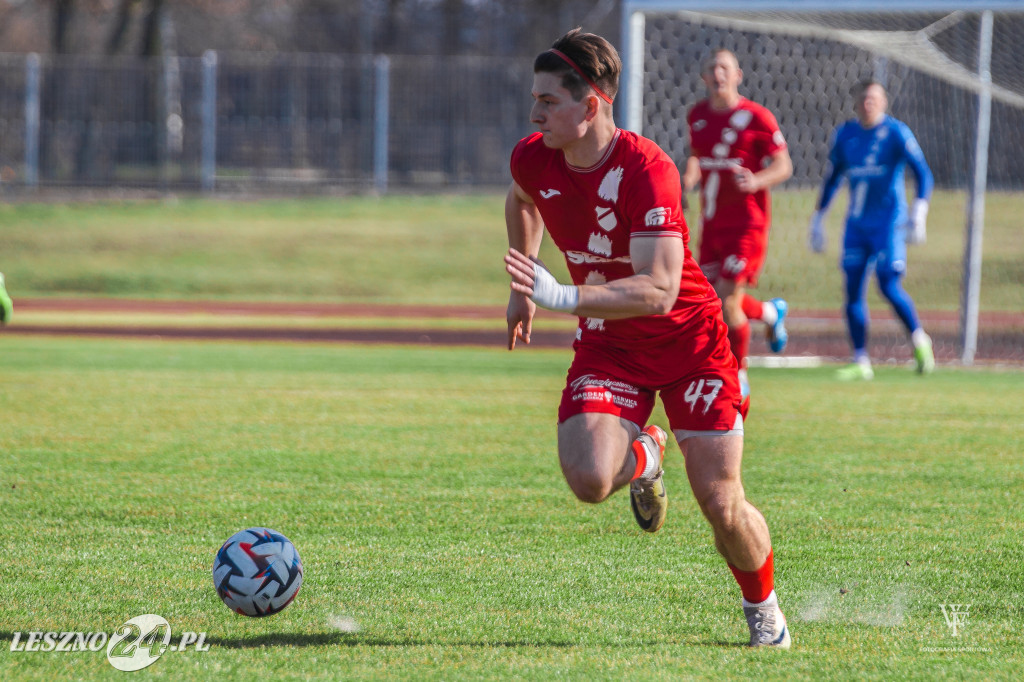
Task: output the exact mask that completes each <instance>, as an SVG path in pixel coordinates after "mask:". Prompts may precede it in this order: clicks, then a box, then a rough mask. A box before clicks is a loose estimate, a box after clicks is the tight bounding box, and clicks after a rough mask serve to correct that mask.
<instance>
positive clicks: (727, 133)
mask: <svg viewBox="0 0 1024 682" xmlns="http://www.w3.org/2000/svg"><path fill="white" fill-rule="evenodd" d="M737 137H739V135H737V134H736V131H735V130H733V129H732V128H723V129H722V142H725V143H726V144H735V143H736V138H737Z"/></svg>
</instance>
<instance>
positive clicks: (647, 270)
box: [505, 233, 684, 320]
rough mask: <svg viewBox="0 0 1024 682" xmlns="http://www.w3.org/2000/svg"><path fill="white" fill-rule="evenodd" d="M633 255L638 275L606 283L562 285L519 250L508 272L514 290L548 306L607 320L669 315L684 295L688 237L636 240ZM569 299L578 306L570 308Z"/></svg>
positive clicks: (509, 260)
mask: <svg viewBox="0 0 1024 682" xmlns="http://www.w3.org/2000/svg"><path fill="white" fill-rule="evenodd" d="M629 256H630V260H631V261H632V263H633V272H634V274H633V275H632V276H630V277H624V278H622V279H617V280H613V281H611V282H607V283H605V284H581V285H578V286H570V285H565V284H559V283H558V282H556V281H555V279H554V277H553V276H552V275H551V273H550V272H548V271H547V270H546V269H545V268H544V267H543V266H542V265H541V264H540V263H538V262H537V261H536V259H533V258H529V257H527V256H526V255H525V254H522V253H520V252H518V251H516V250H514V249H510V250H509V254H508V255H507V256H506V257H505V266H506V267H505V269H506V270H507V271H508V273H509V275H511V276H512V289H513V290H514V291H518V292H520V293H522V294H525V295H527V296H529V297H530V298H531V299H532V300H533V301H534V302H535V303H537V305H539V306H541V307H544V308H550V309H552V310H561V311H563V312H571V313H573V314H575V315H578V316H580V317H599V318H602V319H606V320H614V319H624V318H627V317H640V316H643V315H664V314H667V313H668V312H669V311H671V310H672V307H673V306H674V305H675V302H676V298H677V297H678V296H679V283H680V281H681V279H682V273H683V258H684V249H683V239H682V235H681V234H678V233H677V234H667V233H666V234H663V235H657V236H650V237H648V236H643V237H633V238H632V239H631V240H630V246H629ZM571 290H575V292H573V291H571ZM568 301H571V302H572V303H573V304H574V305H573V307H572V308H568V307H565V306H566V302H568Z"/></svg>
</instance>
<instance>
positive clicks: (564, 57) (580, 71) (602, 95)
mask: <svg viewBox="0 0 1024 682" xmlns="http://www.w3.org/2000/svg"><path fill="white" fill-rule="evenodd" d="M548 52H551V53H553V54H556V55H558V56H559V57H561V58H562V61H564V62H565V63H566V64H568V65H569V66H571V67H572V68H573V71H575V72H576V73H578V74H579V75H580V78H582V79H583V82H585V83H586V84H587V85H589V86H590V87H592V88H593V89H594V92H596V93H597V96H598V97H600V98H601V99H603V100H604V101H605V102H608V104H611V103H612V98H611V97H609V96H608V95H606V94H605V92H604V90H602V89H601V88H599V87H597V83H595V82H594V81H592V80H590V78H589V77H588V76H587V74H585V73H583V69H581V68H580V67H578V66H576V62H574V61H573V60H571V59H569V57H568V56H567V55H566V54H565V53H564V52H560V51H559V50H556V49H555V48H551V49H550V50H548Z"/></svg>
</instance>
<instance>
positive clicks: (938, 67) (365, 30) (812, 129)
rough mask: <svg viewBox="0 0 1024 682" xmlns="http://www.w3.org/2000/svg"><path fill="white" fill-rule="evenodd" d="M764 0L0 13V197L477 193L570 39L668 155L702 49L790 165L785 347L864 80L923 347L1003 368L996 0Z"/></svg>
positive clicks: (1018, 78)
mask: <svg viewBox="0 0 1024 682" xmlns="http://www.w3.org/2000/svg"><path fill="white" fill-rule="evenodd" d="M718 4H719V5H720V4H721V3H718ZM769 4H771V5H773V8H772V9H771V10H768V11H766V10H764V9H763V7H765V6H767V4H766V3H757V2H736V3H731V4H730V9H731V10H733V9H734V8H735V11H730V13H728V14H723V13H722V12H720V11H715V9H716V8H715V7H714V5H713V3H707V2H646V3H645V2H619V1H616V0H611V1H609V0H563V1H557V0H556V1H541V0H513V1H509V2H488V1H484V0H435V1H427V0H352V1H350V2H339V1H334V0H296V1H294V2H285V1H283V0H232V1H231V2H221V1H215V0H181V1H178V2H170V1H165V0H49V1H38V2H28V1H24V0H0V199H3V200H6V201H18V202H24V201H35V200H47V199H53V198H54V197H58V198H59V199H61V200H67V199H69V198H70V199H74V198H75V196H76V193H80V192H82V191H83V190H88V191H90V192H96V191H105V190H118V191H120V190H124V189H126V188H127V189H134V190H139V191H141V192H145V193H147V195H149V194H152V195H156V196H164V195H171V194H174V195H179V194H188V193H208V194H211V195H215V196H225V195H226V196H237V197H239V198H247V197H264V196H267V195H268V194H275V195H282V194H283V195H288V194H303V195H305V194H310V193H317V194H332V195H333V194H342V195H347V194H353V193H364V194H376V195H385V194H402V193H410V192H415V193H441V192H452V191H456V192H460V193H480V194H487V193H493V192H500V191H501V189H502V188H503V187H504V186H505V185H507V183H508V181H509V179H510V177H509V173H508V154H509V152H510V150H511V148H512V146H513V145H514V144H515V142H516V141H517V140H519V139H520V138H521V137H522V136H523V135H525V134H527V133H528V132H530V131H531V130H532V126H531V125H530V124H529V106H530V98H529V88H530V82H531V78H532V73H531V63H532V57H533V56H534V55H535V54H536V53H537V52H538V51H540V50H542V49H544V48H545V47H547V46H548V45H549V44H550V42H551V41H552V40H553V39H554V38H555V37H557V36H558V35H559V34H561V33H562V32H564V31H565V30H566V29H568V28H571V27H573V26H577V25H579V26H583V28H584V29H586V30H588V31H593V32H597V33H601V34H603V35H605V36H608V37H609V38H611V39H612V40H613V42H615V43H616V45H617V46H618V47H619V49H620V51H622V53H623V56H624V58H625V60H626V62H627V65H628V66H629V68H630V69H631V71H630V73H629V79H628V80H627V82H626V83H625V84H624V88H623V95H622V96H621V97H620V101H619V102H618V103H617V111H616V115H617V117H618V119H619V124H620V125H622V126H629V127H632V128H635V129H638V130H640V131H641V132H642V133H643V134H645V135H647V136H648V137H651V138H653V139H654V140H655V141H657V142H658V143H659V144H660V145H661V146H662V147H664V148H665V149H666V151H668V152H669V154H670V155H671V156H672V157H673V159H674V160H676V162H677V163H678V164H680V166H681V165H682V164H683V163H684V162H685V158H686V155H687V147H686V136H685V131H684V125H685V124H684V121H685V111H686V109H687V108H688V107H689V106H691V105H692V104H693V103H694V102H696V101H697V99H699V98H701V97H702V96H703V87H702V85H701V83H700V80H699V73H698V64H699V61H700V59H701V58H702V57H703V56H704V55H705V54H706V53H707V52H708V50H709V49H710V48H711V47H714V46H719V45H721V46H725V47H728V48H730V49H732V50H734V51H735V52H736V53H737V55H738V58H739V60H740V64H741V67H742V68H743V69H744V71H745V74H746V79H745V84H744V86H743V87H742V88H741V92H742V93H743V94H744V95H746V96H748V97H750V98H751V99H754V100H755V101H759V102H761V103H763V104H765V105H766V106H768V107H769V108H770V109H771V110H772V111H773V112H774V113H775V114H776V116H777V117H778V119H779V122H780V125H781V127H782V129H783V131H784V133H785V134H786V136H787V139H788V141H789V144H790V147H791V152H792V156H793V160H794V165H795V174H794V177H793V178H792V179H791V180H790V181H789V182H787V183H786V184H785V185H784V186H783V188H782V189H780V190H779V191H777V192H776V193H775V202H774V212H775V213H774V215H775V218H774V228H773V246H772V250H771V251H770V256H769V262H768V265H767V267H766V271H765V273H764V276H763V278H762V284H761V289H762V290H763V291H765V292H769V293H771V294H772V295H781V296H784V297H786V298H788V299H789V300H790V301H791V304H792V305H793V307H794V320H793V325H794V328H795V333H794V334H793V338H794V341H795V342H796V343H795V345H794V348H793V349H791V351H790V352H791V353H792V354H797V355H799V354H817V355H826V356H830V357H835V356H839V355H842V354H843V353H845V336H844V333H843V331H842V330H843V328H842V325H841V323H840V321H839V320H838V318H837V316H836V314H837V308H836V305H835V302H836V301H837V300H838V294H839V275H838V268H837V267H836V262H835V260H836V257H837V255H838V250H837V246H836V243H837V242H838V240H839V237H838V235H839V231H840V223H841V217H842V213H843V210H844V208H843V206H842V205H837V206H836V207H835V208H833V210H832V215H831V217H830V220H829V225H830V237H831V245H830V250H829V252H828V253H827V254H826V256H824V257H811V256H810V255H809V254H807V251H806V248H805V246H804V239H805V230H806V224H807V219H808V217H809V215H810V213H811V209H812V204H813V201H814V197H815V192H816V188H817V186H818V183H819V182H820V179H821V176H822V173H823V171H824V163H825V159H826V156H827V147H828V140H829V135H830V133H831V131H832V129H833V128H834V127H835V125H836V124H837V123H839V122H841V121H843V120H845V119H847V118H849V117H850V116H851V115H852V105H853V101H852V96H851V94H850V87H851V86H852V85H853V84H854V83H855V82H857V81H858V80H860V79H862V78H865V77H869V76H873V77H875V78H878V79H880V80H882V81H883V82H884V83H886V85H887V87H888V88H889V90H890V100H891V105H892V106H891V110H892V113H893V114H894V115H895V116H897V117H898V118H901V119H903V120H905V121H906V122H907V123H908V124H909V125H910V126H911V128H912V129H913V130H914V131H915V132H916V134H917V135H918V137H919V139H920V142H921V144H922V147H923V149H924V152H925V155H926V157H927V158H928V160H929V163H930V164H931V166H932V169H933V171H934V172H935V175H936V181H937V192H936V197H935V199H934V201H933V207H932V212H931V214H930V218H929V227H930V229H929V243H928V244H927V245H926V246H923V247H919V248H916V249H914V250H913V251H912V252H911V267H910V275H909V277H908V284H907V287H908V289H909V290H910V292H911V293H912V294H913V295H914V296H915V298H916V299H917V301H918V304H919V306H920V307H921V312H922V318H923V319H924V322H925V325H926V327H927V328H928V329H929V331H931V332H932V333H933V336H935V337H936V340H937V345H936V351H937V354H938V355H939V357H940V359H941V360H943V361H946V362H967V363H970V362H974V361H975V360H979V361H1012V362H1020V361H1022V360H1024V343H1022V338H1024V315H1022V310H1024V291H1022V287H1021V286H1020V283H1021V282H1022V281H1024V265H1022V263H1024V246H1021V245H1020V240H1019V239H1018V238H1017V232H1018V229H1017V227H1018V225H1019V215H1020V213H1021V209H1022V208H1024V203H1022V200H1024V160H1022V157H1021V154H1020V153H1019V150H1020V148H1021V147H1022V146H1024V51H1022V50H1021V49H1020V48H1019V44H1020V40H1021V39H1022V38H1024V10H1022V9H1021V7H1020V5H1019V3H1011V2H990V3H984V2H980V3H971V2H967V3H963V2H961V3H957V4H955V5H954V4H953V3H948V2H945V0H937V1H935V2H918V1H914V0H903V1H902V2H891V3H874V2H833V3H814V2H790V3H769ZM823 6H828V7H829V8H830V10H829V11H827V12H826V11H821V10H822V7H823ZM744 8H746V10H744ZM985 9H990V10H992V11H991V12H990V13H989V14H988V15H987V18H986V15H985V14H984V13H983V12H982V10H985ZM815 10H817V11H815ZM986 22H988V23H986ZM986 50H987V51H988V53H989V54H990V55H991V60H990V61H988V60H987V59H986V58H985V55H986ZM989 102H990V104H989ZM989 107H990V114H989ZM983 120H984V121H986V122H987V127H982V125H981V122H982V121H983ZM982 138H985V139H982ZM986 140H988V141H990V142H989V143H987V144H982V143H983V142H985V141H986ZM979 150H981V153H983V154H987V165H983V166H982V170H984V171H985V172H984V173H983V174H981V175H979V168H978V166H977V165H976V160H977V159H978V158H980V157H979ZM979 182H980V183H981V184H980V192H979ZM986 183H987V184H986ZM972 196H973V197H984V198H985V201H984V202H979V201H978V200H972ZM497 201H500V199H497ZM692 203H696V202H695V201H694V202H692ZM981 208H985V209H986V211H985V212H984V213H983V214H980V213H979V209H981ZM696 223H697V220H696V215H695V214H691V225H693V226H696ZM982 227H984V236H985V238H984V240H983V241H982V240H981V239H980V237H981V234H982V231H981V228H982ZM494 229H498V230H500V225H495V226H494ZM5 267H9V266H6V265H4V264H3V263H0V269H2V268H5ZM982 271H983V272H984V277H983V278H982ZM823 292H828V293H827V294H824V293H823ZM871 307H872V309H873V316H874V317H875V319H876V324H875V326H874V328H873V332H872V344H873V352H875V353H876V354H879V355H881V358H880V360H885V359H887V358H891V359H892V360H893V361H903V360H906V359H907V358H908V357H909V355H908V351H907V349H906V347H905V344H904V339H903V338H902V332H901V331H900V330H899V329H898V328H897V327H896V325H895V324H894V322H893V321H892V319H891V316H890V315H888V313H887V308H886V306H884V305H883V304H881V303H880V300H879V299H878V298H877V296H876V295H875V294H872V299H871ZM972 324H976V328H975V330H974V333H975V335H974V337H973V338H972V336H971V325H972ZM801 339H803V341H801Z"/></svg>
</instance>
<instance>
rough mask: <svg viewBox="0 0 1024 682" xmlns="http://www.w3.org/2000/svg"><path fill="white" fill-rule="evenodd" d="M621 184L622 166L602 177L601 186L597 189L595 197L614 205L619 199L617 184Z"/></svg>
mask: <svg viewBox="0 0 1024 682" xmlns="http://www.w3.org/2000/svg"><path fill="white" fill-rule="evenodd" d="M621 182H622V166H616V167H615V168H612V169H611V170H610V171H608V173H607V174H606V175H605V176H604V180H602V181H601V186H600V187H598V188H597V196H599V197H601V198H602V199H605V200H606V201H611V202H613V203H614V202H615V201H617V200H618V198H619V183H621Z"/></svg>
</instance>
